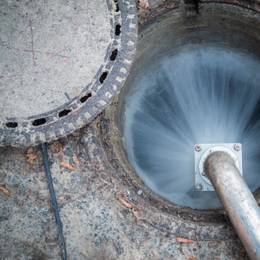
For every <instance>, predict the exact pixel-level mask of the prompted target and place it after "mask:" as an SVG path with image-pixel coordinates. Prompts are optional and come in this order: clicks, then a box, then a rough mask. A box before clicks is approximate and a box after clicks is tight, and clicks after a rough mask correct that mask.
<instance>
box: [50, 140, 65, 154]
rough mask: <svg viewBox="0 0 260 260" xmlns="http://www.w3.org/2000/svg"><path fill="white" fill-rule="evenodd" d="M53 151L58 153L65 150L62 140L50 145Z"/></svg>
mask: <svg viewBox="0 0 260 260" xmlns="http://www.w3.org/2000/svg"><path fill="white" fill-rule="evenodd" d="M50 149H51V152H52V153H54V154H56V153H60V152H61V151H62V150H63V146H62V144H61V143H60V142H58V141H56V142H54V143H53V144H52V145H51V146H50Z"/></svg>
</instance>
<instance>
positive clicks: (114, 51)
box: [110, 49, 118, 60]
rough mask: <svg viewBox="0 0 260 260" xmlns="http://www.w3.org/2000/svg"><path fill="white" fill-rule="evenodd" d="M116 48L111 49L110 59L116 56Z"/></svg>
mask: <svg viewBox="0 0 260 260" xmlns="http://www.w3.org/2000/svg"><path fill="white" fill-rule="evenodd" d="M117 52H118V51H117V49H115V50H113V51H112V53H111V55H110V60H115V59H116V56H117Z"/></svg>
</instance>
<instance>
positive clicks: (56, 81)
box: [0, 0, 137, 146]
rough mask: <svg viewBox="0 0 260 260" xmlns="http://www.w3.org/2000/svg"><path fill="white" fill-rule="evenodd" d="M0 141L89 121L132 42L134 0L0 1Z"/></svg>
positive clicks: (122, 70)
mask: <svg viewBox="0 0 260 260" xmlns="http://www.w3.org/2000/svg"><path fill="white" fill-rule="evenodd" d="M0 10H1V11H0V31H1V38H0V57H1V63H0V71H1V72H0V108H1V113H0V144H1V145H14V146H21V145H34V144H37V143H40V142H45V141H51V140H53V139H56V138H58V137H61V136H64V135H66V134H68V133H71V132H72V131H74V130H75V129H77V128H80V127H82V126H84V125H85V124H86V123H89V122H90V121H91V120H92V119H93V118H94V117H95V116H97V115H98V113H100V112H101V111H102V110H103V109H104V107H105V106H106V105H107V104H108V103H109V102H110V101H111V99H112V97H113V96H114V95H115V94H116V93H117V92H118V91H119V89H120V88H121V86H122V85H123V83H124V81H125V79H126V76H127V74H128V70H129V67H130V65H131V63H132V59H133V55H134V51H135V42H136V22H137V19H136V10H135V2H134V0H128V1H121V0H108V1H106V0H97V1H77V2H75V1H66V2H64V1H60V0H59V1H55V2H48V3H47V2H46V1H37V2H26V3H25V2H18V1H16V2H15V3H9V2H8V1H2V2H1V3H0Z"/></svg>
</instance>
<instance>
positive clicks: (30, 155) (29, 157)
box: [26, 147, 38, 166]
mask: <svg viewBox="0 0 260 260" xmlns="http://www.w3.org/2000/svg"><path fill="white" fill-rule="evenodd" d="M37 158H38V157H37V155H36V153H35V151H34V149H33V148H32V147H30V148H28V149H27V151H26V161H27V163H28V164H29V165H30V166H33V164H34V161H35V160H37Z"/></svg>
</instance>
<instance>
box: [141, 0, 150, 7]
mask: <svg viewBox="0 0 260 260" xmlns="http://www.w3.org/2000/svg"><path fill="white" fill-rule="evenodd" d="M139 7H140V8H143V9H148V8H149V3H148V0H139Z"/></svg>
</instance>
